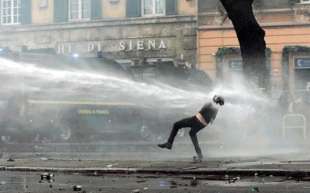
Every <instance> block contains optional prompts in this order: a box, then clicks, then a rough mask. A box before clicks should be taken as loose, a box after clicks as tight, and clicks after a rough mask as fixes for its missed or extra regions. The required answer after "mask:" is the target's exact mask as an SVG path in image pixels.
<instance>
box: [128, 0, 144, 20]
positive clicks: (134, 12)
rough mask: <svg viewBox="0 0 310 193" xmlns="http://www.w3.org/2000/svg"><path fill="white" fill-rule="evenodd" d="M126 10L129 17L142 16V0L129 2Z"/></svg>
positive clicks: (130, 0) (129, 0)
mask: <svg viewBox="0 0 310 193" xmlns="http://www.w3.org/2000/svg"><path fill="white" fill-rule="evenodd" d="M126 8H127V9H126V14H127V17H140V16H141V0H127V6H126Z"/></svg>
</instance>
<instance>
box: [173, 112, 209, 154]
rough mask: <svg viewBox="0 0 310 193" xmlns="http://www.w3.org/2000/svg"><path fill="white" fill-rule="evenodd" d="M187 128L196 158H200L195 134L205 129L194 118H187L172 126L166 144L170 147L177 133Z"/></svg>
mask: <svg viewBox="0 0 310 193" xmlns="http://www.w3.org/2000/svg"><path fill="white" fill-rule="evenodd" d="M186 127H189V128H191V130H190V131H189V136H190V137H191V140H192V142H193V145H194V147H195V151H196V153H197V155H198V156H202V153H201V149H200V146H199V143H198V139H197V133H198V132H199V131H200V130H201V129H203V128H204V127H205V125H204V124H202V123H201V122H200V121H199V120H198V119H197V118H196V116H193V117H188V118H185V119H182V120H180V121H177V122H175V123H174V124H173V127H172V130H171V133H170V136H169V139H168V143H170V144H171V145H172V144H173V141H174V138H175V136H176V135H177V134H178V131H179V130H180V129H182V128H186Z"/></svg>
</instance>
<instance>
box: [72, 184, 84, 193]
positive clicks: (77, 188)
mask: <svg viewBox="0 0 310 193" xmlns="http://www.w3.org/2000/svg"><path fill="white" fill-rule="evenodd" d="M72 188H73V191H75V192H78V191H81V190H82V188H83V187H82V186H81V185H74V186H73V187H72Z"/></svg>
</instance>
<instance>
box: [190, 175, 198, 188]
mask: <svg viewBox="0 0 310 193" xmlns="http://www.w3.org/2000/svg"><path fill="white" fill-rule="evenodd" d="M190 185H191V186H197V185H198V180H197V178H196V176H194V177H193V179H192V180H191V183H190Z"/></svg>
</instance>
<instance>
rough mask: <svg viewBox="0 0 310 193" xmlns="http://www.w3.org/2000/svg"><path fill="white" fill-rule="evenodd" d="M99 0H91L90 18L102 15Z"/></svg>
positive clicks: (97, 17)
mask: <svg viewBox="0 0 310 193" xmlns="http://www.w3.org/2000/svg"><path fill="white" fill-rule="evenodd" d="M101 10H102V6H101V0H91V18H92V19H100V18H101V17H102V12H101Z"/></svg>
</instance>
